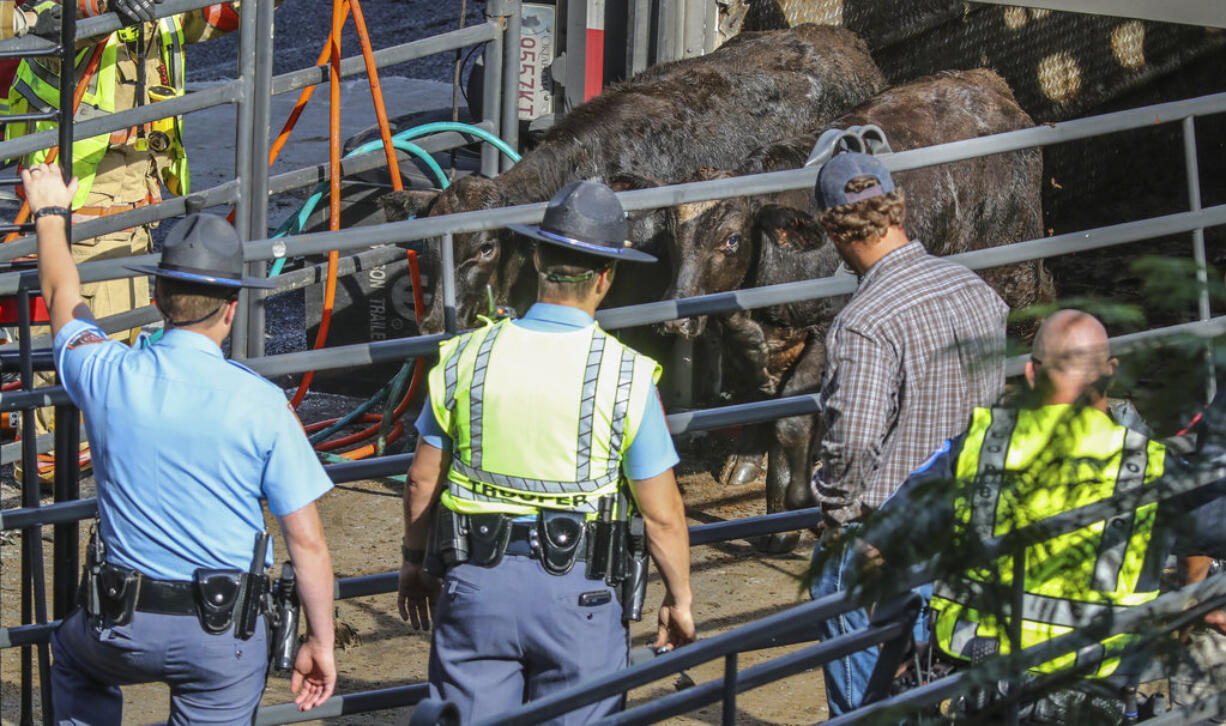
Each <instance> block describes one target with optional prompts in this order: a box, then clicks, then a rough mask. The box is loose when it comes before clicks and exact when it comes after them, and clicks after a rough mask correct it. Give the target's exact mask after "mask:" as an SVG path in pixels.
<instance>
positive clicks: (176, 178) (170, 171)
mask: <svg viewBox="0 0 1226 726" xmlns="http://www.w3.org/2000/svg"><path fill="white" fill-rule="evenodd" d="M55 4H58V3H55V2H52V1H51V0H44V2H42V3H39V5H38V6H36V7H41V6H43V5H55ZM140 31H141V26H137V27H134V28H122V29H120V30H118V31H116V32H114V33H111V34H110V35H109V36H107V37H106V40H105V41H104V43H105V44H104V46H103V49H102V56H101V57H100V58H99V59H98V67H97V69H96V70H95V72H94V75H93V77H92V78H90V80H89V83H88V84H86V87H85V92H84V94H83V95H82V97H81V105H80V107H79V108H78V109H77V113H76V121H77V122H78V123H79V122H81V121H85V120H88V119H91V118H95V117H97V116H99V115H102V114H104V113H114V112H116V111H126V110H128V109H126V108H116V107H115V89H116V86H117V84H118V83H119V81H120V79H119V74H118V73H117V72H116V65H117V60H118V56H119V47H120V46H121V45H123V44H124V42H125V40H126V39H129V36H131V38H132V39H134V38H135V37H136V36H135V34H136V33H139V32H140ZM157 31H158V35H159V37H160V42H159V43H158V44H157V45H158V46H159V48H160V53H161V59H162V63H163V64H164V65H165V67H166V72H167V75H168V76H169V79H170V82H171V84H172V86H173V88H174V91H175V93H176V94H177V95H182V94H183V92H184V88H185V84H184V70H183V62H184V57H183V42H184V39H183V24H182V22H181V21H180V20H179V17H178V16H177V15H172V16H170V17H167V18H162V19H161V20H159V21H158V25H157ZM94 47H95V46H94V45H89V46H86V47H84V48H82V49H81V50H79V51H78V52H77V57H76V64H75V67H76V72H75V74H74V79H79V78H80V76H81V74H82V73H83V72H84V70H85V64H86V62H87V60H88V58H89V57H90V56H91V55H92V54H93V52H94ZM56 63H57V66H55V67H58V61H56ZM75 82H76V81H75V80H74V84H75ZM160 82H161V81H160V79H157V78H151V79H149V81H148V84H149V85H150V86H154V85H158V84H160ZM59 107H60V74H59V73H58V72H55V71H53V70H52V69H51V68H48V67H47V66H46V65H44V63H43V59H38V58H35V59H28V60H24V61H22V62H21V65H19V66H18V67H17V74H16V76H15V77H14V78H13V85H12V87H11V88H10V89H9V95H8V113H29V112H37V111H50V110H54V109H58V108H59ZM58 127H59V124H58V123H57V122H56V121H55V120H49V121H36V122H33V123H30V122H24V121H19V122H15V123H9V124H6V125H5V129H4V134H5V136H4V137H5V138H6V139H15V138H17V137H18V136H25V135H27V134H32V133H37V132H39V131H47V130H50V129H55V128H58ZM110 136H111V135H110V134H100V135H98V136H91V137H90V138H88V139H77V140H75V141H74V142H73V159H72V172H73V175H74V176H76V177H77V179H78V180H79V182H80V186H79V187H78V189H77V193H76V196H74V197H73V199H72V207H73V209H76V208H77V207H80V206H82V205H84V204H85V200H86V199H87V198H88V197H89V190H90V188H91V187H92V186H93V183H94V176H95V174H96V172H97V169H98V164H100V163H101V162H102V157H103V156H104V155H105V154H106V151H107V149H108V148H109V147H110V144H111V141H110ZM169 136H170V137H171V144H170V148H169V150H168V152H167V153H169V154H170V156H171V159H170V162H169V165H168V166H167V168H166V170H165V172H164V180H165V181H166V184H167V187H168V188H170V189H171V191H173V192H175V193H177V194H188V193H189V192H190V183H189V177H188V168H187V153H186V152H185V151H184V149H183V144H182V117H175V118H174V123H173V133H171V134H169ZM151 153H152V152H151ZM47 154H48V150H47V149H44V150H42V151H36V152H34V153H33V154H30V155H29V156H27V157H26V158H25V159H24V160H23V161H24V163H25V165H27V166H29V165H32V164H38V163H41V162H43V161H44V160H45V159H46V158H47Z"/></svg>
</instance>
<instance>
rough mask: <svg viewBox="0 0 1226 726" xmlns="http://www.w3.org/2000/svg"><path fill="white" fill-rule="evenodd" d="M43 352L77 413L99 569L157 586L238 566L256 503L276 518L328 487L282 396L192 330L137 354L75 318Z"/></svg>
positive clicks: (250, 539) (251, 536) (258, 525)
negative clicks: (89, 472) (88, 460)
mask: <svg viewBox="0 0 1226 726" xmlns="http://www.w3.org/2000/svg"><path fill="white" fill-rule="evenodd" d="M54 354H55V365H56V369H57V370H58V371H59V374H60V381H61V382H62V383H63V385H64V388H65V389H66V390H67V391H68V395H69V397H70V398H71V399H72V402H73V403H75V404H76V405H77V406H78V407H79V408H80V409H81V411H82V412H84V414H85V428H86V431H87V432H88V435H89V442H90V447H91V448H92V450H93V452H94V476H95V479H96V480H97V482H98V511H99V518H100V520H101V526H102V539H103V543H104V544H105V545H106V547H107V553H106V560H107V562H110V563H112V564H115V565H119V566H122V567H131V568H135V569H137V570H140V571H141V572H143V573H144V574H146V575H148V576H150V577H155V578H158V579H163V580H190V579H191V578H192V574H193V572H194V571H195V570H196V569H197V568H236V569H241V570H246V569H247V568H248V567H249V566H250V564H251V553H252V546H253V545H254V544H255V534H256V532H257V531H259V530H262V529H264V517H263V514H262V513H261V511H260V505H261V501H262V500H267V501H268V508H269V510H270V511H271V512H272V513H273V514H275V515H278V516H280V515H285V514H290V513H292V512H295V511H297V510H298V509H301V508H302V507H304V506H306V505H307V504H310V503H311V502H313V501H315V500H316V499H318V498H319V497H320V495H322V494H324V493H325V492H327V491H328V490H329V489H331V488H332V482H331V480H329V479H328V475H327V474H325V473H324V470H323V467H321V466H320V464H319V460H318V459H317V458H316V456H315V452H314V451H313V450H312V449H311V446H310V444H309V443H308V442H307V439H306V435H305V434H304V433H303V432H302V427H301V425H300V424H299V423H298V419H297V417H296V416H295V415H294V413H293V411H291V410H290V408H289V406H288V405H287V402H286V400H285V394H284V393H282V392H281V390H280V389H279V388H277V387H276V386H274V385H273V384H271V383H269V382H268V381H267V380H265V379H263V378H261V377H260V376H259V375H257V374H255V373H253V372H251V371H250V370H248V369H247V368H244V367H243V366H240V365H238V364H237V363H233V362H231V361H227V360H226V359H225V358H224V357H223V356H222V354H221V349H220V348H218V347H217V345H216V344H214V343H213V341H211V340H209V339H208V338H206V337H205V336H203V335H200V334H199V333H193V332H191V331H187V330H170V331H168V332H167V333H166V335H165V336H164V337H163V338H162V339H161V340H160V341H158V342H157V343H155V344H154V345H152V346H149V347H147V348H144V349H138V348H129V347H128V346H126V345H123V344H121V343H117V342H115V341H112V340H108V339H107V338H106V336H105V335H104V334H103V332H102V330H101V329H99V328H98V327H97V326H96V325H94V324H93V323H91V322H87V321H83V320H74V321H72V322H70V323H69V324H68V325H65V326H64V328H63V329H61V330H60V332H59V334H58V335H57V336H56V337H55V345H54ZM265 564H266V565H270V564H272V559H271V553H270V554H269V557H268V559H267V560H266V561H265Z"/></svg>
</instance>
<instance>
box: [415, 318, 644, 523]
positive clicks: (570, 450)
mask: <svg viewBox="0 0 1226 726" xmlns="http://www.w3.org/2000/svg"><path fill="white" fill-rule="evenodd" d="M660 372H661V369H660V366H659V364H657V363H656V362H655V361H654V360H652V359H651V358H648V357H647V356H645V355H642V354H640V353H637V352H636V351H634V350H632V349H630V348H628V347H626V346H624V345H622V344H621V343H620V342H619V341H618V340H617V339H616V338H614V337H613V336H611V335H608V334H606V333H605V332H604V331H603V330H601V329H600V327H599V326H598V325H596V324H595V323H593V324H592V325H589V326H587V327H585V328H579V329H576V330H573V331H568V332H565V333H543V332H539V331H534V330H529V329H527V328H524V327H522V326H519V325H515V324H513V323H512V322H511V321H509V320H504V321H502V322H499V323H495V324H490V325H486V326H485V327H483V328H480V329H478V330H475V331H473V332H471V333H468V334H466V335H463V336H459V337H457V338H452V339H451V340H448V341H446V342H444V343H443V344H442V345H441V346H440V354H439V362H438V364H437V365H435V366H434V368H433V369H431V371H430V376H429V384H430V404H431V406H432V407H433V411H434V416H435V418H436V419H437V420H438V423H439V425H440V426H441V427H442V428H443V430H444V431H446V432H447V433H448V434H449V435H450V436H451V439H452V460H451V467H450V470H449V473H448V479H449V483H448V488H447V491H446V492H444V493H443V495H442V502H443V505H444V506H446V507H448V508H450V509H452V510H454V511H457V512H461V513H464V514H487V513H494V512H502V513H507V514H515V515H518V514H533V513H536V512H537V511H539V510H540V509H543V508H544V509H554V510H564V511H572V512H581V513H584V514H587V515H589V516H590V515H592V514H594V513H595V512H596V511H597V505H598V501H597V500H598V499H600V497H602V496H605V495H610V494H614V493H616V492H617V491H618V488H619V486H621V484H622V473H621V460H622V457H623V455H624V454H625V452H626V449H628V448H629V446H630V444H631V442H632V441H634V437H635V435H636V434H637V433H638V429H639V425H640V424H641V423H642V421H643V415H644V412H645V411H646V410H647V406H649V405H653V406H658V405H659V403H658V401H657V398H656V396H655V393H654V392H655V384H656V382H657V381H658V380H659V378H660Z"/></svg>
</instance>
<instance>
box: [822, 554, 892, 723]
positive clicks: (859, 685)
mask: <svg viewBox="0 0 1226 726" xmlns="http://www.w3.org/2000/svg"><path fill="white" fill-rule="evenodd" d="M853 552H854V548H853V547H850V546H849V547H847V548H845V549H844V550H843V552H842V554H839V555H838V556H833V557H830V559H828V560H827V561H826V563H825V566H823V567H822V571H821V574H820V575H818V577H817V578H816V579H814V580H813V584H812V585H810V586H809V595H811V596H812V597H813V599H814V600H817V599H820V598H823V597H826V596H827V595H834V594H836V593H840V592H843V590H844V587H845V586H844V583H845V582H847V581H849V580H850V577H851V574H852V573H851V572H850V565H851V559H852V554H853ZM821 553H822V545H821V544H820V543H819V544H818V545H817V546H816V547H814V548H813V559H814V562H816V561H817V558H818V556H819V555H820V554H821ZM867 627H868V613H867V612H865V610H864V609H863V608H856V609H855V610H850V611H848V612H845V613H843V614H842V615H839V616H838V617H836V618H832V619H830V620H822V621H820V622H819V623H818V624H817V637H818V639H819V640H822V641H827V640H833V639H835V638H837V637H839V636H840V635H846V634H848V633H850V632H853V631H856V630H863V629H864V628H867ZM876 664H877V649H876V648H868V649H865V650H862V651H859V652H858V653H852V654H850V655H845V656H843V657H842V658H838V659H836V660H832V661H830V662H829V663H827V664H826V666H825V668H824V669H823V670H824V673H825V677H826V706H827V708H828V710H829V712H830V718H834V717H835V716H842V715H843V714H845V713H847V712H849V711H852V710H854V709H855V708H857V707H859V705H860V701H861V700H863V698H864V691H865V689H867V688H868V679H869V677H870V676H872V674H873V666H875V665H876Z"/></svg>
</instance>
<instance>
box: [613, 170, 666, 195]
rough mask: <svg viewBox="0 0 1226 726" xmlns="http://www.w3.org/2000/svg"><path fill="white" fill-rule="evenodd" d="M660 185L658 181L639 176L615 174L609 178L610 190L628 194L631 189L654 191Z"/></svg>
mask: <svg viewBox="0 0 1226 726" xmlns="http://www.w3.org/2000/svg"><path fill="white" fill-rule="evenodd" d="M660 185H661V184H660V182H659V181H658V180H656V179H652V178H650V177H645V176H639V175H638V174H629V173H625V174H614V175H613V176H611V177H609V188H610V189H612V190H613V191H615V192H627V191H630V190H631V189H653V188H655V187H658V186H660Z"/></svg>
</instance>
